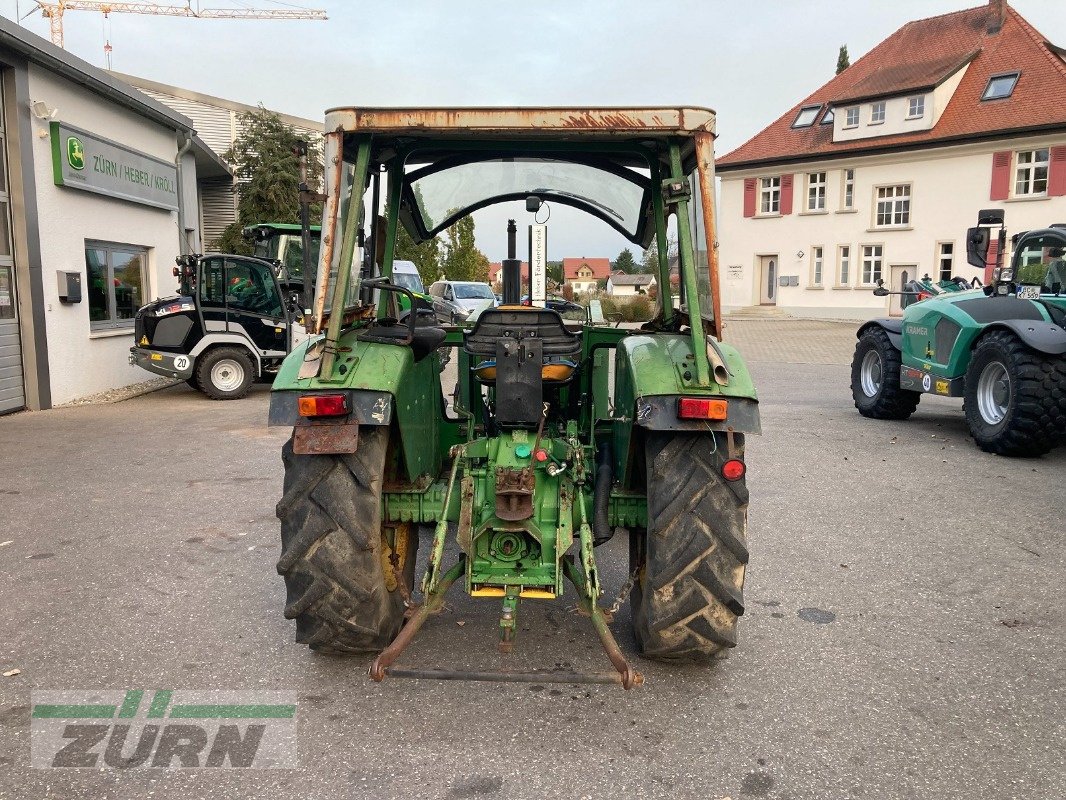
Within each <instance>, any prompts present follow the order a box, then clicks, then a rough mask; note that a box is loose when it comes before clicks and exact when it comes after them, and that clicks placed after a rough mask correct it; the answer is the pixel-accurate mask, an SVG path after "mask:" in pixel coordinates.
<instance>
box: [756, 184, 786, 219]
mask: <svg viewBox="0 0 1066 800" xmlns="http://www.w3.org/2000/svg"><path fill="white" fill-rule="evenodd" d="M760 187H761V188H760V191H759V200H760V202H759V210H760V212H761V213H763V214H777V213H779V212H780V211H781V178H780V177H777V178H763V179H762V181H760Z"/></svg>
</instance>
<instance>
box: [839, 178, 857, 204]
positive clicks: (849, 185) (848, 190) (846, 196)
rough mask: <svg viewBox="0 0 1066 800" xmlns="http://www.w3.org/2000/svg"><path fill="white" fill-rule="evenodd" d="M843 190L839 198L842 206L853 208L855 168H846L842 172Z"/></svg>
mask: <svg viewBox="0 0 1066 800" xmlns="http://www.w3.org/2000/svg"><path fill="white" fill-rule="evenodd" d="M842 177H843V179H844V192H843V197H842V198H841V206H842V207H843V208H846V209H847V208H855V170H853V169H846V170H844V172H843V176H842Z"/></svg>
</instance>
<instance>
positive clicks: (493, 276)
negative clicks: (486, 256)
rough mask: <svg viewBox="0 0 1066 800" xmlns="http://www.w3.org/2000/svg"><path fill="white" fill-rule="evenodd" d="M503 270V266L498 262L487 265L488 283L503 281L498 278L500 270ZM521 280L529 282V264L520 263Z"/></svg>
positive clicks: (526, 262)
mask: <svg viewBox="0 0 1066 800" xmlns="http://www.w3.org/2000/svg"><path fill="white" fill-rule="evenodd" d="M502 269H503V264H501V263H500V262H499V261H493V262H492V263H491V264H489V283H499V282H500V281H502V280H503V278H501V277H500V270H502ZM522 280H529V262H528V261H523V262H522Z"/></svg>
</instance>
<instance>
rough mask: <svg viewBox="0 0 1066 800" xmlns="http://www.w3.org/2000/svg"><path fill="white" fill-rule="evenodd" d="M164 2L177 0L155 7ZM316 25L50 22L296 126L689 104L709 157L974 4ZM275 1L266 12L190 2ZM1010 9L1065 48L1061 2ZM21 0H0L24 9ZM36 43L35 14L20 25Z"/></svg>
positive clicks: (758, 3) (592, 232) (497, 251)
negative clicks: (302, 120)
mask: <svg viewBox="0 0 1066 800" xmlns="http://www.w3.org/2000/svg"><path fill="white" fill-rule="evenodd" d="M171 1H172V2H174V3H177V4H179V5H180V4H181V3H182V0H171ZM299 4H300V5H303V6H305V7H314V8H322V9H325V10H326V11H327V12H328V14H329V17H330V19H329V21H327V22H275V21H269V20H264V21H248V22H228V21H216V20H195V19H193V20H187V19H180V18H169V17H154V16H141V15H134V14H113V15H112V16H111V19H110V22H107V23H105V22H104V20H103V17H102V15H100V14H99V13H96V12H88V11H68V12H67V14H66V18H65V29H66V46H67V49H68V50H69V51H70V52H72V53H74V54H76V55H78V56H80V57H82V58H84V59H86V60H87V61H89V62H90V63H93V64H96V65H99V66H103V65H104V51H103V46H104V36H105V33H107V34H109V38H110V40H111V44H112V46H113V48H114V50H113V53H112V64H113V67H114V69H116V70H118V71H121V72H129V73H132V74H135V75H141V76H143V77H145V78H149V79H152V80H156V81H160V82H162V83H169V84H174V85H177V86H183V87H186V88H188V89H192V90H195V91H200V92H204V93H206V94H212V95H218V96H221V97H226V98H230V99H232V100H237V101H240V102H244V103H252V104H255V103H263V104H264V105H265V106H266V107H267V108H270V109H274V110H276V111H282V112H286V113H289V114H294V115H297V116H303V117H308V118H310V119H315V120H318V119H321V118H322V115H323V111H324V110H325V109H326V108H328V107H331V106H339V105H356V106H358V105H364V106H367V105H411V106H433V105H436V106H448V105H575V106H598V105H635V106H642V105H672V104H685V105H700V106H708V107H710V108H713V109H715V110H716V111H717V112H718V134H719V138H718V141H717V143H716V150H717V152H718V153H719V154H724V153H726V152H728V151H729V150H731V149H733V148H735V147H736V146H737V145H739V144H741V143H743V142H744V141H746V140H747V139H748V138H750V137H751V136H752V135H754V134H755V133H757V132H758V131H759V130H761V129H762V128H763V127H764V126H766V125H767V124H769V123H770V122H772V121H773V120H774V119H776V118H777V117H778V116H780V115H781V114H782V113H783V112H784V111H785V110H787V109H788V108H790V107H791V106H792V105H794V104H795V103H796V102H798V101H799V100H800V99H802V98H803V97H805V96H806V95H808V94H810V92H812V91H813V90H814V89H816V88H817V87H818V86H820V85H822V84H823V83H825V82H826V81H827V80H829V79H830V78H831V77H832V75H833V70H834V68H835V66H836V59H837V49H838V47H839V46H840V45H841V44H847V45H848V49H849V51H850V53H851V59H852V61H855V60H856V59H857V58H858V57H859V56H861V55H862V54H864V53H865V52H867V51H868V50H870V49H871V48H872V47H873V46H875V45H876V44H877V43H878V42H880V41H881V40H882V39H884V38H885V37H887V36H888V35H889V34H891V33H892V32H893V31H895V30H896V29H898V28H899V27H900V26H902V25H904V24H905V23H906V22H908V21H910V20H913V19H918V18H921V17H927V16H932V15H936V14H942V13H946V12H949V11H957V10H960V9H964V8H970V7H973V6H975V5H979V4H980V3H979V0H819V1H818V2H815V1H814V0H746V2H737V1H736V0H702V1H701V0H641V1H639V2H638V1H637V0H615V1H614V2H609V0H541V2H539V3H524V4H520V3H516V2H513V0H344V1H343V2H342V1H341V0H317V2H316V0H301V2H300V3H299ZM236 5H243V6H259V7H265V8H271V7H274V8H278V7H285V4H282V3H272V2H270V1H269V0H251V2H239V3H238V2H231V0H203V2H202V6H203V7H205V8H207V7H225V6H236ZM1012 5H1013V6H1014V7H1015V8H1016V9H1018V11H1020V12H1021V13H1022V14H1023V15H1024V16H1025V17H1026V18H1028V19H1029V21H1030V22H1031V23H1032V24H1033V25H1035V26H1036V28H1037V29H1038V30H1040V31H1041V32H1043V33H1044V34H1045V35H1046V36H1048V37H1049V38H1050V39H1051V40H1052V41H1054V42H1055V43H1056V44H1060V45H1066V33H1063V32H1066V0H1015V1H1014V2H1013V3H1012ZM35 6H36V4H35V3H34V2H32V0H18V2H17V3H16V1H15V0H0V12H2V13H3V14H5V15H6V16H8V17H11V18H14V17H15V16H16V7H17V8H18V10H19V11H20V12H21V14H23V15H25V14H26V13H27V12H28V11H30V9H32V8H34V7H35ZM23 24H24V25H25V26H26V27H27V28H29V29H30V30H32V31H34V32H35V33H38V34H40V35H42V36H45V37H47V36H48V24H47V20H44V19H42V18H41V15H40V13H39V11H38V12H33V13H30V14H29V16H27V17H26V19H25V20H24V21H23ZM568 211H569V209H563V208H560V207H559V206H555V207H554V208H553V210H552V220H551V223H549V228H550V234H549V258H551V259H558V258H562V257H563V256H582V255H585V256H610V257H612V258H613V257H614V256H616V255H617V254H618V252H619V251H620V250H621V249H622V248H623V247H625V246H626V244H627V242H626V240H625V239H623V238H622V237H620V236H619V235H617V234H615V233H614V232H613V231H612V230H611V229H610V228H608V227H607V226H606V225H605V224H602V223H599V222H596V221H592V222H589V223H584V222H582V223H579V224H576V225H575V224H574V222H575V220H576V219H577V218H580V219H581V220H591V218H590V217H587V216H585V215H580V214H576V213H573V212H572V213H567V212H568ZM508 213H510V214H511V215H512V216H515V217H516V218H517V219H518V220H519V225H520V227H523V226H524V224H526V223H527V222H529V221H530V220H529V219H528V215H527V214H526V212H525V209H524V208H523V207H522V206H521V205H520V204H519V205H517V206H515V207H514V208H513V209H504V210H503V211H497V213H493V214H489V213H488V212H481V213H480V214H479V215H477V216H476V217H475V218H476V219H477V221H478V229H477V239H478V245H479V246H480V247H481V249H482V250H484V251H485V252H486V254H488V255H489V257H490V258H492V259H493V260H498V259H499V258H500V257H501V256H502V255H503V247H504V241H505V235H504V230H503V228H502V226H501V222H500V220H502V219H506V216H507V214H508Z"/></svg>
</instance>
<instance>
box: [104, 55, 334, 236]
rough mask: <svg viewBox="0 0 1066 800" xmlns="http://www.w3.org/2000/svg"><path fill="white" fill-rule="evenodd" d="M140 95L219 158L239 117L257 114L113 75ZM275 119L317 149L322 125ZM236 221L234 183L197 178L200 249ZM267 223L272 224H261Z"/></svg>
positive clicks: (241, 126)
mask: <svg viewBox="0 0 1066 800" xmlns="http://www.w3.org/2000/svg"><path fill="white" fill-rule="evenodd" d="M113 74H114V75H116V76H117V77H119V78H121V79H122V80H123V81H125V82H126V83H129V84H130V85H131V86H134V87H136V88H137V89H139V90H140V91H142V92H143V93H144V94H146V95H148V96H149V97H151V98H152V99H153V100H157V101H159V102H160V103H162V104H163V105H165V106H167V107H168V108H171V109H173V110H175V111H177V112H178V113H179V114H183V115H185V116H186V117H188V118H189V119H191V120H192V121H193V125H194V126H195V127H196V132H197V133H198V134H199V135H200V136H201V137H202V138H203V140H204V141H205V142H206V143H207V145H208V147H210V148H211V149H212V150H214V151H215V152H216V153H218V154H219V155H223V154H225V153H226V152H227V151H228V150H229V149H230V147H232V146H233V143H234V141H236V139H237V137H238V136H239V135H240V134H241V133H242V131H243V129H244V124H243V123H242V121H241V115H242V114H245V113H248V112H254V111H257V110H258V106H250V105H247V104H246V103H237V102H234V101H233V100H226V99H224V98H222V97H213V96H211V95H209V94H202V93H201V92H194V91H192V90H190V89H183V88H181V87H179V86H169V85H167V84H165V83H156V82H155V81H150V80H147V79H145V78H139V77H137V76H136V75H124V74H122V73H117V72H116V73H113ZM273 113H276V114H277V115H278V118H279V119H281V121H282V122H284V123H285V124H286V125H288V126H289V127H291V128H293V129H294V130H295V131H296V133H297V134H298V135H299V136H302V137H304V138H305V139H307V141H308V142H309V143H310V144H311V145H312V146H314V147H320V146H321V145H320V142H321V139H322V130H323V123H322V121H317V122H316V121H315V120H310V119H304V118H303V117H294V116H292V115H290V114H281V113H279V112H273ZM236 219H237V193H236V191H235V190H234V180H233V178H232V177H230V176H222V175H220V176H217V177H201V179H200V222H201V225H202V227H203V232H204V246H205V247H210V246H211V243H212V242H214V241H215V240H216V239H218V237H219V236H221V235H222V231H223V230H225V228H226V226H227V225H229V224H230V223H232V222H234V221H236ZM261 221H262V222H271V221H275V220H261Z"/></svg>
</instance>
